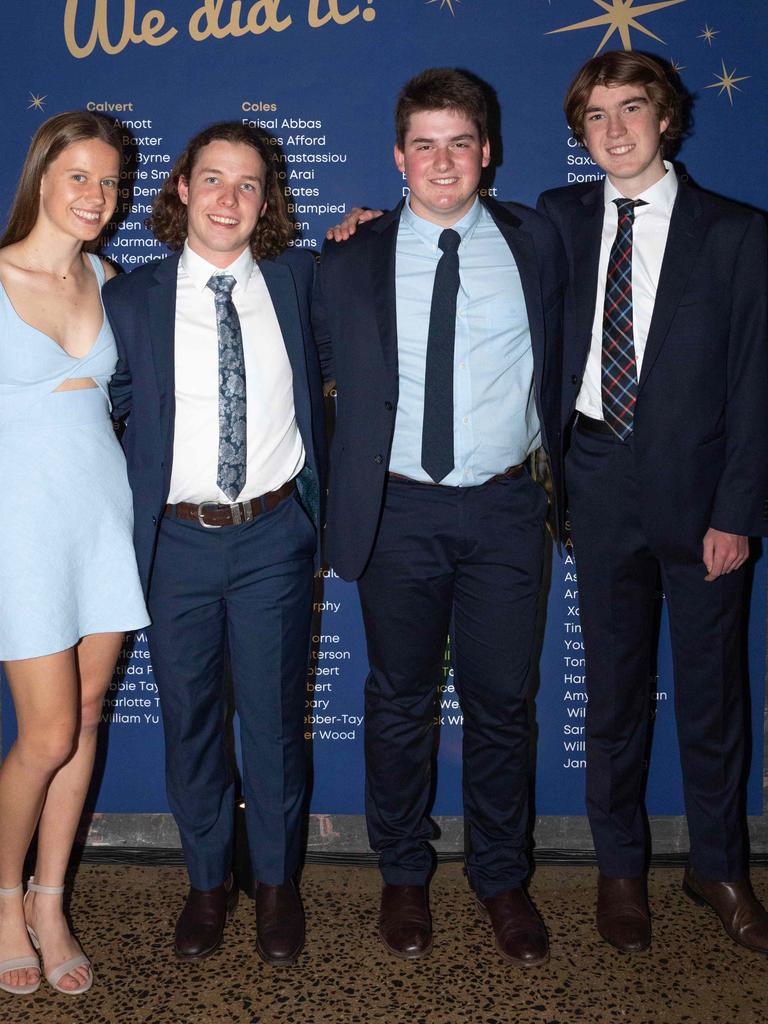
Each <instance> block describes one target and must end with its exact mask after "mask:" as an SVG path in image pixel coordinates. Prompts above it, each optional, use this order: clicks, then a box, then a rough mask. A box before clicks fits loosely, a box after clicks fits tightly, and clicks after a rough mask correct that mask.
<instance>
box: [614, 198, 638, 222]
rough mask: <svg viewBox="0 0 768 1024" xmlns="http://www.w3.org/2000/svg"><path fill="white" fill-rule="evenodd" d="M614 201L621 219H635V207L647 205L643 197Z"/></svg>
mask: <svg viewBox="0 0 768 1024" xmlns="http://www.w3.org/2000/svg"><path fill="white" fill-rule="evenodd" d="M613 201H614V203H616V209H617V210H618V211H619V220H621V219H622V218H625V219H627V220H630V221H633V220H634V219H635V207H636V206H645V205H646V203H645V202H644V201H643V200H642V199H614V200H613Z"/></svg>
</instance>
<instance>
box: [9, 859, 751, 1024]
mask: <svg viewBox="0 0 768 1024" xmlns="http://www.w3.org/2000/svg"><path fill="white" fill-rule="evenodd" d="M753 881H754V884H755V889H756V891H757V892H758V894H759V895H760V896H761V898H762V899H763V900H764V901H768V868H758V869H755V870H754V872H753ZM594 884H595V874H594V869H592V868H585V867H541V868H539V869H538V871H537V872H536V875H535V878H534V881H533V883H532V886H531V895H532V896H533V898H534V900H535V902H536V904H537V906H538V907H539V909H540V911H541V913H542V915H543V916H544V919H545V921H546V922H547V926H548V928H549V933H550V939H551V944H552V957H551V960H550V962H549V963H548V964H546V965H545V966H543V967H539V968H529V969H527V970H523V969H518V968H513V967H509V966H507V965H505V964H504V963H503V962H502V961H501V960H500V959H499V958H498V956H497V955H496V953H495V951H494V949H493V942H492V938H491V932H490V929H489V927H488V926H487V925H486V924H485V923H484V922H483V921H482V920H481V919H480V917H479V915H478V914H477V912H476V910H475V907H474V905H473V900H472V898H471V896H470V893H469V890H468V888H467V885H466V882H465V880H464V877H463V875H462V870H461V867H460V865H458V864H443V865H440V867H439V869H438V872H437V874H436V876H435V878H434V880H433V883H432V887H431V905H432V913H433V918H434V928H435V946H434V950H433V952H432V954H431V956H429V957H428V958H426V959H424V960H420V961H416V962H411V963H406V962H401V961H398V960H396V959H395V958H394V957H392V956H390V955H389V954H387V953H386V952H385V950H384V949H383V947H382V946H381V945H380V944H379V942H378V941H377V939H376V916H377V909H378V894H379V885H380V883H379V877H378V873H377V872H376V871H375V870H374V869H372V868H364V867H363V868H357V867H324V866H318V865H310V866H309V867H307V869H306V870H305V872H304V878H303V882H302V892H303V896H304V904H305V907H306V911H307V944H306V947H305V950H304V952H303V953H302V955H301V957H300V959H299V961H298V962H297V963H296V964H295V965H294V966H293V967H283V968H274V967H268V966H266V965H265V964H263V963H261V961H260V960H259V959H258V958H257V957H256V955H255V954H254V953H253V942H254V921H253V905H252V903H251V902H250V900H247V899H245V898H241V901H240V905H239V907H238V909H237V913H236V915H235V917H234V918H233V919H232V921H231V922H230V923H229V925H228V926H227V932H226V936H225V942H224V945H223V947H222V949H220V950H219V951H218V953H217V954H216V955H215V956H213V957H211V958H210V959H208V960H205V961H202V962H200V963H197V964H180V963H179V962H177V961H176V960H175V959H174V958H173V956H172V954H171V951H170V940H171V936H172V932H173V926H174V922H175V919H176V915H177V913H178V911H179V909H180V907H181V904H182V901H183V898H184V894H185V892H186V888H185V887H186V880H185V874H184V872H183V870H182V869H181V868H177V867H125V866H114V865H93V864H90V865H89V864H83V865H81V867H80V869H79V872H78V876H77V880H76V889H75V893H74V895H73V898H72V914H73V918H74V920H75V922H76V924H77V927H78V929H79V934H80V938H81V940H82V942H83V946H84V948H85V950H86V951H87V952H88V953H89V955H90V956H91V958H92V959H93V963H94V969H95V973H96V982H95V984H94V986H93V988H92V990H91V992H90V993H89V994H88V995H86V996H81V997H78V998H71V997H69V998H67V997H64V996H60V995H56V994H55V993H54V992H53V991H52V990H51V989H50V988H49V987H48V985H46V984H45V982H44V983H43V986H42V987H41V989H40V990H39V991H38V992H37V993H36V994H35V995H33V996H27V997H21V996H8V995H6V994H5V993H3V992H0V1024H59V1022H61V1024H209V1022H210V1024H219V1022H222V1024H241V1022H244V1024H764V1022H766V1020H768V959H766V958H764V957H761V956H759V955H757V954H753V953H750V952H749V951H747V950H742V949H740V948H739V947H737V946H735V945H734V944H733V943H731V942H730V940H729V939H728V938H727V937H726V936H725V934H724V933H723V932H722V931H721V929H720V927H719V924H718V923H717V922H716V920H715V918H714V917H713V916H712V915H711V914H710V913H709V912H708V911H706V910H704V909H701V908H700V907H697V906H695V905H694V904H692V903H691V902H690V901H689V900H688V899H687V897H686V896H685V895H684V894H683V893H682V892H681V890H680V870H679V869H674V870H673V869H661V868H657V869H655V870H654V871H652V873H651V877H650V882H649V891H650V900H651V907H652V911H653V914H654V939H653V947H652V950H651V952H650V953H646V954H639V955H635V956H631V957H630V956H623V955H622V954H620V953H617V952H615V951H614V950H612V949H611V948H610V947H609V946H607V945H606V944H605V943H604V942H602V941H601V940H600V939H599V938H598V937H597V936H596V934H595V932H594V930H593V926H592V920H593V890H594Z"/></svg>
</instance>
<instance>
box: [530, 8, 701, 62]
mask: <svg viewBox="0 0 768 1024" xmlns="http://www.w3.org/2000/svg"><path fill="white" fill-rule="evenodd" d="M592 2H593V3H595V4H597V6H598V7H602V9H603V10H604V11H605V12H606V13H605V14H600V15H598V16H597V17H596V18H588V19H587V20H586V21H578V22H576V23H575V24H573V25H565V26H564V27H563V28H555V29H553V30H552V31H551V32H547V33H546V34H547V35H548V36H553V35H556V34H557V33H558V32H575V31H576V30H577V29H580V28H596V27H597V26H598V25H607V26H608V27H607V29H606V32H605V35H604V36H603V38H602V39H601V40H600V45H599V46H598V48H597V49H596V50H595V56H597V54H598V53H600V51H601V50H602V49H603V47H604V46H605V44H606V43H607V42H608V40H609V39H610V38H611V36H612V35H613V33H614V32H618V33H619V37H620V39H621V43H622V46H623V47H624V49H625V50H631V49H632V37H631V36H630V34H629V30H630V29H631V28H633V29H635V31H636V32H642V33H643V35H646V36H650V38H651V39H655V40H656V42H658V43H663V42H664V40H663V39H660V38H659V37H658V36H656V35H654V34H653V32H651V31H650V29H647V28H646V27H645V26H644V25H641V24H640V22H639V21H638V20H637V19H638V18H640V17H643V16H644V15H646V14H653V13H654V11H661V10H663V9H664V8H665V7H674V6H675V5H676V4H684V3H685V0H659V2H658V3H653V4H643V5H642V6H641V7H635V6H634V4H635V0H592Z"/></svg>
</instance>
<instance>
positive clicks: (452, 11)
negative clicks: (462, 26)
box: [427, 0, 461, 18]
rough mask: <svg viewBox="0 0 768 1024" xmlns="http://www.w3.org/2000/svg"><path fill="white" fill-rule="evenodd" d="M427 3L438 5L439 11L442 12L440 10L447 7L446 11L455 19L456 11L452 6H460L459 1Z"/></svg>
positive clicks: (436, 0)
mask: <svg viewBox="0 0 768 1024" xmlns="http://www.w3.org/2000/svg"><path fill="white" fill-rule="evenodd" d="M427 3H428V4H437V3H439V4H440V10H441V11H442V9H443V8H444V7H447V8H448V10H449V11H450V12H451V14H452V15H453V16H454V18H455V17H456V9H455V7H454V6H453V5H454V4H460V3H461V0H427Z"/></svg>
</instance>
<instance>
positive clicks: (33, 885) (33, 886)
mask: <svg viewBox="0 0 768 1024" xmlns="http://www.w3.org/2000/svg"><path fill="white" fill-rule="evenodd" d="M27 892H40V893H43V894H44V895H46V896H61V894H62V893H63V892H64V886H63V885H38V884H37V882H36V881H35V880H34V878H30V880H29V882H28V883H27ZM27 931H28V932H29V937H30V939H31V940H32V945H33V946H34V947H35V949H37V950H39V949H40V941H39V939H38V937H37V935H35V931H34V929H33V928H32V927H31V926H30V925H27ZM77 967H87V968H88V978H87V980H86V981H84V982H83V984H82V985H80V986H79V988H62V987H61V985H59V982H60V981H61V979H62V978H63V977H64V975H65V974H69V972H70V971H74V970H75V968H77ZM6 970H8V968H6ZM43 970H44V971H45V980H46V981H47V982H48V984H49V985H50V986H51V988H55V989H56V991H57V992H61V994H62V995H64V996H81V995H83V993H84V992H87V991H88V989H89V988H90V987H91V985H92V984H93V967H92V966H91V961H90V960H89V959H88V957H87V956H86V955H85V953H83V952H82V951H81V952H80V953H78V955H77V956H73V957H70V959H69V960H65V961H64V963H63V964H58V965H57V966H56V967H53V968H51V970H50V971H49V970H47V969H46V965H45V961H43Z"/></svg>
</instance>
